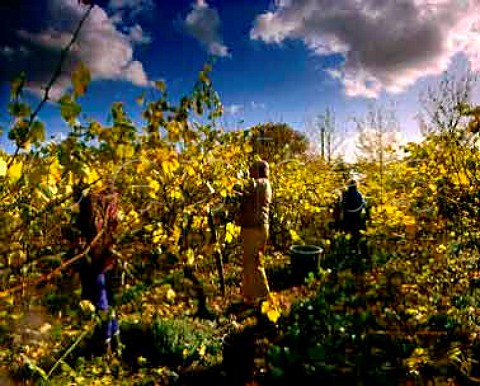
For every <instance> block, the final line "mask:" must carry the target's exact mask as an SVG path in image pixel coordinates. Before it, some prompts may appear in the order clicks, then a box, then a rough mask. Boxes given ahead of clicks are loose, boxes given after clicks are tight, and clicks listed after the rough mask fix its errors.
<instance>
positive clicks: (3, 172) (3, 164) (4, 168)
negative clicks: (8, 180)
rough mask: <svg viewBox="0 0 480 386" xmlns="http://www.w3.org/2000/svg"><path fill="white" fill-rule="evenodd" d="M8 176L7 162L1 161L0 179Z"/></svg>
mask: <svg viewBox="0 0 480 386" xmlns="http://www.w3.org/2000/svg"><path fill="white" fill-rule="evenodd" d="M6 174H7V163H6V162H5V160H3V159H0V177H4V176H5V175H6Z"/></svg>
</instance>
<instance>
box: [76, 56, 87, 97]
mask: <svg viewBox="0 0 480 386" xmlns="http://www.w3.org/2000/svg"><path fill="white" fill-rule="evenodd" d="M90 80H91V77H90V71H89V70H88V68H87V66H85V65H84V64H83V63H80V64H79V65H78V67H77V68H76V69H75V71H74V72H73V74H72V85H73V93H74V95H75V97H77V96H82V95H83V94H85V91H86V90H87V86H88V84H89V83H90Z"/></svg>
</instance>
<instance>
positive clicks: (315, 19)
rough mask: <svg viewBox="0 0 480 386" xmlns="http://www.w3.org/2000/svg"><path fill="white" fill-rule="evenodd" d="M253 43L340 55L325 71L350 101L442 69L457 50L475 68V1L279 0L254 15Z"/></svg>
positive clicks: (479, 40)
mask: <svg viewBox="0 0 480 386" xmlns="http://www.w3.org/2000/svg"><path fill="white" fill-rule="evenodd" d="M250 37H251V38H252V39H258V40H262V41H264V42H266V43H278V44H280V43H282V42H283V41H285V40H286V39H296V40H301V41H303V43H304V44H305V45H306V46H307V47H308V48H309V49H310V50H311V51H312V52H314V53H315V54H317V55H320V56H323V55H332V54H340V55H342V56H343V58H344V62H343V64H342V65H341V67H340V68H331V69H329V70H328V72H329V74H330V75H331V76H333V77H334V78H337V79H339V80H340V81H341V82H342V83H343V86H344V88H345V92H346V94H347V95H349V96H366V97H377V96H378V95H379V94H380V92H382V91H387V92H392V93H398V92H401V91H403V90H405V89H406V88H407V87H409V86H411V85H412V84H414V83H415V82H416V81H417V80H418V79H420V78H422V77H425V76H429V75H439V74H441V73H442V72H443V71H445V70H447V68H448V66H449V64H450V63H451V60H452V58H453V57H454V56H455V55H456V54H459V53H463V54H464V55H465V56H467V57H468V58H469V60H470V62H471V65H472V69H473V70H480V2H479V1H478V0H396V1H384V0H277V1H276V2H275V7H274V9H273V10H271V11H268V12H265V13H263V14H261V15H258V16H257V18H256V19H255V23H254V26H253V28H252V29H251V31H250Z"/></svg>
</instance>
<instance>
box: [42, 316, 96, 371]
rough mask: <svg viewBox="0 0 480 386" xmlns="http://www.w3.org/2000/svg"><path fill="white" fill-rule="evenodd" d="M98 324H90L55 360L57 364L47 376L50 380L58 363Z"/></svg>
mask: <svg viewBox="0 0 480 386" xmlns="http://www.w3.org/2000/svg"><path fill="white" fill-rule="evenodd" d="M96 324H97V323H96V322H95V323H92V324H90V325H89V326H88V327H87V328H86V329H85V331H83V332H82V333H81V334H80V336H79V337H78V338H77V340H76V341H75V342H73V344H72V345H71V346H70V347H69V348H68V350H67V351H65V352H64V353H63V355H62V356H61V357H60V358H59V359H58V360H57V361H56V362H55V364H54V365H53V366H52V368H51V369H50V371H49V372H48V373H47V378H46V379H47V380H48V378H50V376H51V375H52V374H53V372H54V371H55V369H56V368H57V367H58V365H59V364H60V363H62V362H63V361H64V359H65V358H66V357H67V356H68V354H70V353H71V352H72V351H73V349H74V348H75V347H77V346H78V344H79V343H80V342H81V341H82V339H83V338H85V337H86V336H87V334H88V333H89V332H90V331H91V330H92V328H93V327H95V325H96Z"/></svg>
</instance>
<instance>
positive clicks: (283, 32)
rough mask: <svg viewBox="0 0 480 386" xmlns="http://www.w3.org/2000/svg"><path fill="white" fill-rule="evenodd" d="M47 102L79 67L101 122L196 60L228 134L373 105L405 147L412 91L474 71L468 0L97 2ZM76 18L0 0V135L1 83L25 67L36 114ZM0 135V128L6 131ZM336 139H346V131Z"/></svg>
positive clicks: (183, 88) (183, 89)
mask: <svg viewBox="0 0 480 386" xmlns="http://www.w3.org/2000/svg"><path fill="white" fill-rule="evenodd" d="M94 3H95V7H94V8H93V10H92V12H91V14H90V16H89V18H88V19H87V21H86V23H85V25H84V28H83V29H82V32H81V34H80V38H79V40H78V44H77V46H76V47H75V50H74V51H73V52H72V53H71V54H70V56H69V58H68V63H66V65H65V67H64V74H62V76H61V77H60V78H59V80H58V82H57V84H56V86H55V88H54V90H53V96H59V95H61V94H62V93H63V92H64V91H65V90H66V89H67V88H68V84H69V83H68V79H69V74H70V73H71V71H72V70H73V68H75V65H76V64H78V63H79V62H80V61H82V62H84V63H85V64H87V66H89V68H90V70H91V72H92V76H93V82H92V83H91V85H90V87H89V88H88V92H87V95H86V96H84V97H82V99H81V102H82V106H83V113H84V114H85V116H87V117H92V118H95V119H98V120H100V121H102V122H106V120H107V117H108V111H109V107H110V106H111V104H112V102H114V101H123V102H125V104H126V110H127V111H128V112H129V113H130V114H131V116H132V118H134V119H135V120H138V121H139V123H141V120H140V118H139V111H140V110H139V107H138V106H137V105H136V103H135V98H136V97H138V96H139V95H141V94H142V93H146V95H147V98H149V97H153V96H154V91H153V88H152V86H151V84H152V82H153V81H155V80H158V79H163V80H165V82H166V84H167V87H168V90H169V95H170V96H171V98H172V99H173V100H178V99H179V98H180V97H181V96H182V95H184V94H186V93H188V92H189V91H190V90H191V88H192V86H193V84H194V81H195V79H196V76H197V74H198V71H199V70H200V69H201V68H202V66H203V64H204V63H205V62H206V61H207V59H208V57H209V56H214V57H216V63H215V65H214V70H213V75H212V76H213V82H214V87H215V89H216V90H217V91H218V92H219V94H220V96H221V99H222V102H223V104H224V106H225V115H224V117H223V118H222V123H223V124H224V125H226V126H227V127H236V126H249V125H253V124H257V123H260V122H265V121H282V122H286V123H288V124H290V125H291V126H292V127H294V128H295V129H298V130H300V131H304V132H306V133H307V134H308V133H309V132H311V131H312V129H311V123H312V121H313V120H314V118H315V116H316V115H318V114H321V113H323V112H324V111H325V109H326V108H330V109H332V110H333V111H334V112H335V115H336V121H337V122H338V124H339V125H340V126H342V127H347V128H348V127H350V126H351V118H352V117H362V116H364V115H365V113H366V111H367V110H368V107H369V106H370V105H371V104H372V103H376V104H377V105H386V104H389V103H393V104H394V105H395V106H396V110H397V117H398V119H399V121H400V125H401V127H402V131H403V133H402V134H403V136H404V137H406V138H407V139H415V138H418V130H417V128H416V123H415V120H414V119H413V118H414V115H415V114H416V113H417V112H419V111H420V106H419V104H418V97H419V93H420V92H421V91H422V90H424V89H425V88H426V87H427V86H428V85H433V84H435V83H436V82H438V80H439V79H440V76H441V75H442V72H444V71H450V72H458V73H461V72H462V69H464V68H466V67H470V68H471V69H472V70H474V71H477V70H479V69H480V57H479V54H478V52H480V33H479V31H480V2H478V1H476V0H396V1H390V0H389V1H387V0H384V1H381V0H276V1H267V0H242V1H239V0H237V1H233V0H228V1H223V0H189V1H183V0H175V1H167V0H161V1H160V0H159V1H153V0H103V1H100V0H98V1H95V0H94ZM85 11H86V6H85V5H82V4H80V3H79V1H78V0H40V1H35V0H18V1H15V0H4V1H3V2H2V5H0V17H1V20H2V24H1V25H0V81H1V88H0V124H1V125H2V126H3V127H4V128H7V129H8V124H9V121H8V115H7V114H6V104H7V102H8V80H9V79H11V77H12V76H13V75H14V74H15V73H16V72H18V71H19V70H22V69H24V70H26V72H27V79H28V80H29V83H28V93H27V95H26V96H27V98H28V100H29V101H30V102H31V103H32V105H35V104H36V103H38V101H39V95H41V88H42V86H43V87H44V86H45V84H46V83H47V82H48V80H49V77H50V76H51V73H52V72H53V69H54V68H55V64H56V61H57V58H58V55H59V51H60V49H61V48H62V47H64V46H65V44H66V43H67V42H68V40H69V38H70V36H71V33H72V31H73V29H74V27H75V26H76V24H77V23H78V20H79V19H80V18H81V16H82V15H83V13H84V12H85ZM40 117H41V119H43V120H44V121H45V123H46V124H47V128H48V134H49V135H53V134H57V133H60V132H62V131H65V125H64V124H62V122H61V119H60V118H59V114H58V109H57V108H56V106H55V104H54V103H49V105H48V106H46V108H45V109H44V110H43V111H42V113H41V115H40ZM5 131H7V130H5ZM348 137H349V140H350V141H352V140H353V139H354V135H353V134H350V135H349V136H348ZM2 147H4V148H9V147H10V146H8V145H7V141H5V138H4V139H3V141H2Z"/></svg>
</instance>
